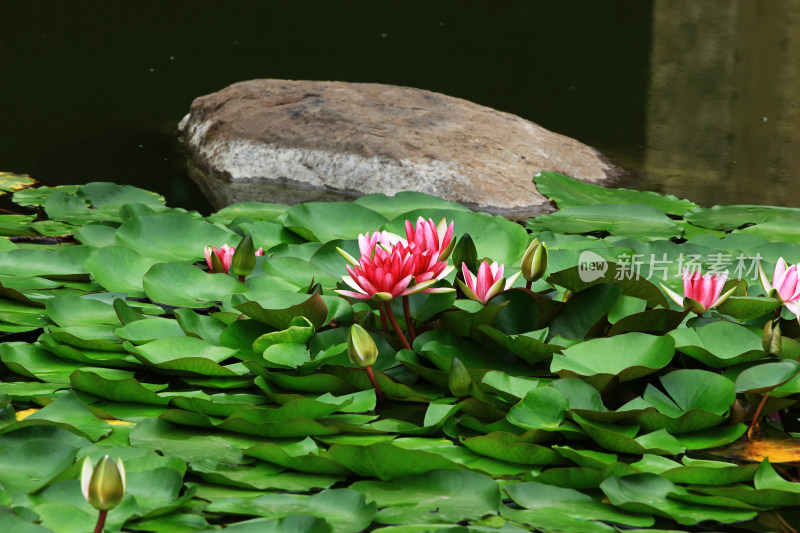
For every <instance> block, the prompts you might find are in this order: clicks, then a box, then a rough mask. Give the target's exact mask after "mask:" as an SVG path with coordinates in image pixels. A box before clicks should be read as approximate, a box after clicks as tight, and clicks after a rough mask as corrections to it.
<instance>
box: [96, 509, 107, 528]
mask: <svg viewBox="0 0 800 533" xmlns="http://www.w3.org/2000/svg"><path fill="white" fill-rule="evenodd" d="M107 515H108V511H107V510H105V509H103V510H101V511H100V515H99V516H98V517H97V524H96V525H95V526H94V533H103V528H104V527H105V526H106V516H107Z"/></svg>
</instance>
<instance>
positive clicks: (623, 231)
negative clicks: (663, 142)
mask: <svg viewBox="0 0 800 533" xmlns="http://www.w3.org/2000/svg"><path fill="white" fill-rule="evenodd" d="M526 226H527V227H528V229H530V230H531V231H533V232H534V233H539V232H542V231H554V232H559V233H590V232H596V231H607V232H608V233H610V234H612V235H620V236H626V237H633V238H636V239H639V240H642V241H651V240H654V239H669V238H670V237H679V236H681V234H682V233H683V230H682V229H681V227H680V226H679V225H678V224H676V223H675V222H673V221H672V220H670V219H669V217H667V215H666V214H665V213H664V212H663V211H659V210H658V209H656V208H654V207H651V206H649V205H641V204H627V205H625V209H620V208H619V206H618V205H614V204H594V205H580V206H575V207H568V208H566V209H561V210H560V211H556V212H555V213H551V214H549V215H540V216H538V217H536V218H529V219H528V222H527V224H526Z"/></svg>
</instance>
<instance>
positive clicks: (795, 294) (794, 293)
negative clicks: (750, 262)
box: [758, 257, 800, 315]
mask: <svg viewBox="0 0 800 533" xmlns="http://www.w3.org/2000/svg"><path fill="white" fill-rule="evenodd" d="M758 273H759V276H760V277H761V286H762V287H764V292H766V293H767V295H768V296H772V297H775V298H778V299H780V300H781V301H782V302H783V303H784V304H785V305H786V307H787V308H788V309H789V311H791V312H792V313H794V314H795V315H796V314H797V313H798V310H800V307H799V305H798V304H800V279H798V273H797V265H792V266H790V267H788V268H787V267H786V261H784V259H783V257H781V258H780V259H778V262H777V263H775V272H774V274H773V275H772V283H770V281H769V279H768V278H767V274H766V273H765V272H764V269H763V268H762V267H761V263H759V264H758Z"/></svg>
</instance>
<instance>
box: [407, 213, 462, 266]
mask: <svg viewBox="0 0 800 533" xmlns="http://www.w3.org/2000/svg"><path fill="white" fill-rule="evenodd" d="M406 241H407V242H408V245H409V246H411V245H412V244H413V246H414V249H415V250H416V251H418V252H419V253H423V252H425V251H431V252H438V259H439V260H440V261H444V260H445V259H447V257H448V256H449V255H450V252H451V251H452V246H451V244H453V222H450V224H449V225H448V224H447V220H445V219H444V218H442V220H441V221H439V224H434V223H433V220H432V219H430V218H429V219H428V220H425V219H424V218H422V217H419V218H417V224H416V226H412V225H411V221H410V220H406Z"/></svg>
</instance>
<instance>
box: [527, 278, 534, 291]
mask: <svg viewBox="0 0 800 533" xmlns="http://www.w3.org/2000/svg"><path fill="white" fill-rule="evenodd" d="M531 285H533V282H532V281H530V280H528V281H526V282H525V288H526V289H528V290H531Z"/></svg>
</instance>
